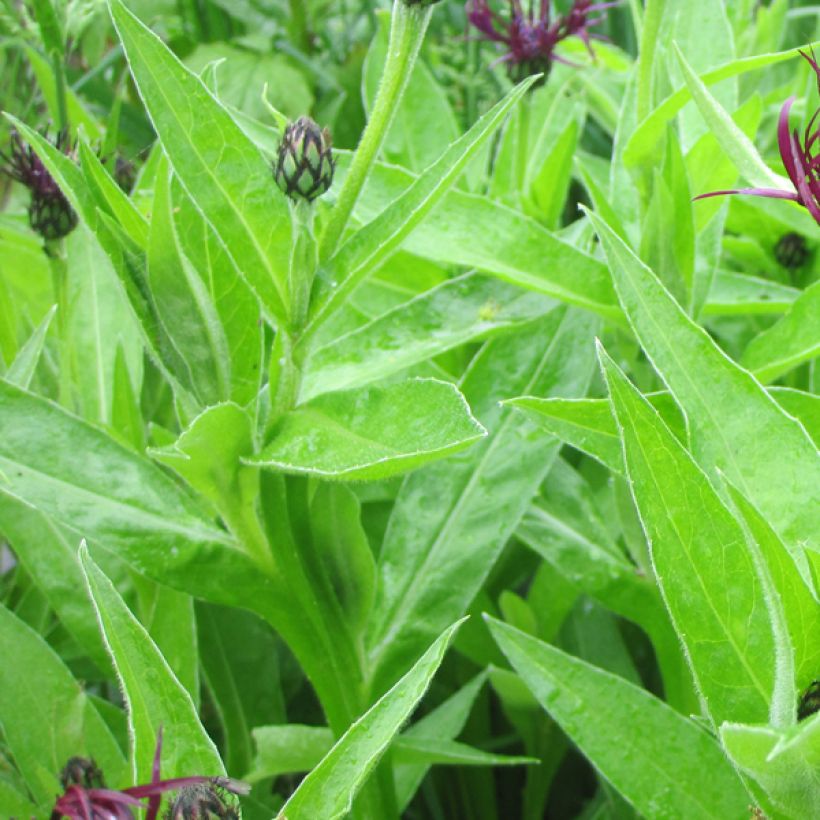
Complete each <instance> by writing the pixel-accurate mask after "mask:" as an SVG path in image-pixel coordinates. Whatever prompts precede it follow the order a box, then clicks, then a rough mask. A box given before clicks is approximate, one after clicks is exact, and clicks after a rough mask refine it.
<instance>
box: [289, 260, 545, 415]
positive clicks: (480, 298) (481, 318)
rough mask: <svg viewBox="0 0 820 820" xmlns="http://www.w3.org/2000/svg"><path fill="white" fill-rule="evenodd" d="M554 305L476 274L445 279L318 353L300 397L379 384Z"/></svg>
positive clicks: (315, 354)
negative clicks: (380, 380) (392, 375)
mask: <svg viewBox="0 0 820 820" xmlns="http://www.w3.org/2000/svg"><path fill="white" fill-rule="evenodd" d="M554 306H555V303H554V302H553V301H552V300H550V299H549V298H548V297H546V296H542V295H540V294H537V293H531V292H528V291H524V290H521V288H516V287H514V286H512V285H508V284H507V283H506V282H500V281H499V280H497V279H492V278H490V277H488V276H483V275H481V274H478V273H467V274H464V275H463V276H459V277H457V278H455V279H449V280H447V281H446V282H444V283H443V284H441V285H439V286H437V287H435V288H432V289H431V290H428V291H426V292H424V293H422V294H420V295H418V296H416V297H415V298H413V299H411V300H410V301H408V302H404V303H403V304H401V305H399V306H398V307H396V308H393V309H392V310H390V311H388V312H387V313H384V314H382V315H381V316H378V317H377V318H375V319H373V320H372V321H370V322H369V323H368V324H366V325H363V326H362V327H360V328H357V329H356V330H353V331H352V332H350V333H347V334H345V335H344V336H341V337H339V338H336V339H333V340H332V341H329V342H328V343H327V344H325V345H324V346H322V347H320V348H317V349H316V350H315V351H314V352H313V353H312V354H311V356H310V359H309V361H308V369H307V373H306V374H305V377H304V379H303V381H302V393H301V398H302V400H303V401H307V400H308V399H311V398H313V397H314V396H317V395H319V394H320V393H327V392H329V391H332V390H341V389H345V388H350V387H359V386H361V385H363V384H368V383H369V382H373V381H378V380H379V379H383V378H385V377H387V376H390V375H391V374H393V373H397V372H400V371H402V370H404V369H405V368H407V367H410V366H411V365H414V364H417V363H418V362H421V361H424V360H426V359H429V358H432V357H433V356H437V355H438V354H440V353H443V352H445V351H446V350H450V349H451V348H453V347H456V346H458V345H460V344H464V343H465V342H469V341H473V340H475V339H479V338H483V337H486V336H489V335H491V334H493V333H497V332H499V331H501V330H503V329H505V328H509V327H511V326H514V325H515V324H517V323H523V322H525V321H529V320H532V319H535V318H537V317H538V316H541V315H543V314H544V313H546V312H547V311H548V310H550V309H551V308H552V307H554Z"/></svg>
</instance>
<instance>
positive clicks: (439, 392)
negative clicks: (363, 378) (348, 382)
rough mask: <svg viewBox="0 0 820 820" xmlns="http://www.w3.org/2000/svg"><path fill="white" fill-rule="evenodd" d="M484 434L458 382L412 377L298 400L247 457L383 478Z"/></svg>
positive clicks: (299, 470)
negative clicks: (254, 453) (259, 449)
mask: <svg viewBox="0 0 820 820" xmlns="http://www.w3.org/2000/svg"><path fill="white" fill-rule="evenodd" d="M399 408H401V409H399ZM405 408H406V409H405ZM486 434H487V433H486V430H484V428H483V427H482V426H481V424H479V423H478V422H477V421H476V420H475V419H474V418H473V416H472V415H471V413H470V410H469V407H468V406H467V403H466V402H465V401H464V398H463V396H462V395H461V394H460V393H459V392H458V390H457V389H456V388H455V387H454V386H453V385H451V384H447V383H445V382H440V381H437V380H435V379H411V380H409V381H405V382H401V383H399V384H395V385H389V386H387V387H364V388H360V389H356V390H343V391H339V392H338V393H328V394H326V395H324V396H319V397H318V398H315V399H313V400H312V401H309V402H307V404H303V405H300V406H299V407H297V408H296V409H295V410H292V411H291V412H290V413H288V414H287V415H286V416H285V417H284V418H283V419H282V421H280V422H279V423H278V424H277V426H276V429H275V430H274V438H273V441H271V443H270V444H268V445H267V446H266V447H265V448H263V450H262V452H261V453H259V455H257V456H254V457H253V458H250V459H247V463H248V464H255V465H257V466H260V467H268V468H272V469H276V470H282V471H284V472H287V473H296V474H305V475H316V476H322V477H325V478H337V479H344V480H351V479H352V480H362V479H373V478H386V477H387V476H391V475H395V474H396V473H400V472H406V471H407V470H414V469H416V468H417V467H420V466H422V465H423V464H426V463H427V462H430V461H434V460H436V459H439V458H444V457H445V456H448V455H451V454H452V453H457V452H458V451H459V450H463V449H464V448H465V447H468V446H469V445H470V444H473V443H474V442H476V441H478V440H479V439H480V438H482V437H483V436H485V435H486Z"/></svg>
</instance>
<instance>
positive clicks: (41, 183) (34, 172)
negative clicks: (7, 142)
mask: <svg viewBox="0 0 820 820" xmlns="http://www.w3.org/2000/svg"><path fill="white" fill-rule="evenodd" d="M54 146H55V147H56V148H57V149H59V150H60V151H62V152H63V153H64V154H66V155H67V156H71V155H72V152H71V147H70V145H69V142H68V136H67V134H66V133H65V132H64V131H61V132H60V133H59V134H58V135H57V139H56V140H55V142H54ZM0 157H2V159H3V160H4V161H5V165H4V166H3V167H2V171H3V173H5V174H6V175H7V176H10V177H11V178H12V179H15V180H17V182H20V183H22V184H23V185H25V186H26V187H27V188H28V189H29V191H30V192H31V202H30V204H29V207H28V221H29V224H30V225H31V227H32V229H33V230H35V231H36V232H37V233H39V234H40V236H42V237H43V239H46V240H54V239H62V238H63V237H64V236H66V235H68V234H69V233H71V231H73V230H74V228H75V227H76V226H77V214H76V213H75V212H74V209H73V208H72V207H71V205H70V204H69V202H68V200H67V199H66V198H65V195H64V194H63V192H62V191H61V190H60V187H59V186H58V185H57V183H56V182H55V180H54V179H53V177H52V176H51V174H50V173H49V172H48V170H47V169H46V167H45V165H43V163H42V161H41V160H40V158H39V157H38V156H37V154H36V153H35V152H34V149H33V148H32V147H31V146H30V145H29V146H27V145H23V141H22V140H21V139H20V135H19V134H18V133H17V132H16V131H15V132H14V133H13V134H12V137H11V151H10V154H9V156H6V155H4V154H0Z"/></svg>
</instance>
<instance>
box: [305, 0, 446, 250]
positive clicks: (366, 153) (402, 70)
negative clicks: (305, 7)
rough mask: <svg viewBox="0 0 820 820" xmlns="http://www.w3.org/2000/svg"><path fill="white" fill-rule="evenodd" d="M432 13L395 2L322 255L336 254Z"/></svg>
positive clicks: (405, 84) (332, 212)
mask: <svg viewBox="0 0 820 820" xmlns="http://www.w3.org/2000/svg"><path fill="white" fill-rule="evenodd" d="M431 14H432V6H427V7H423V6H406V5H405V4H404V3H403V2H402V0H394V2H393V17H392V21H391V24H390V42H389V44H388V46H387V60H386V62H385V66H384V73H383V74H382V79H381V82H380V83H379V90H378V92H377V93H376V99H375V101H374V103H373V111H372V112H371V114H370V118H369V120H368V121H367V126H366V127H365V129H364V133H363V134H362V138H361V140H360V141H359V146H358V148H357V149H356V153H355V154H354V155H353V159H352V161H351V163H350V167H349V168H348V171H347V176H345V180H344V183H343V184H342V188H341V190H340V191H339V197H338V199H337V200H336V205H335V206H334V208H333V210H332V211H331V213H330V218H329V220H328V223H327V227H326V228H325V231H324V234H323V236H322V241H321V247H320V257H321V258H322V259H329V258H330V257H331V256H333V254H334V253H335V251H336V248H337V247H338V245H339V240H340V239H341V237H342V234H343V233H344V230H345V227H347V223H348V222H349V220H350V216H351V214H352V213H353V208H354V207H355V205H356V201H357V200H358V198H359V194H360V193H361V190H362V187H363V186H364V184H365V182H366V181H367V177H368V176H369V174H370V169H371V168H372V167H373V163H374V162H375V161H376V157H377V155H378V153H379V149H380V148H381V146H382V143H383V142H384V138H385V136H386V135H387V130H388V128H389V127H390V123H391V122H392V121H393V117H394V115H395V113H396V109H397V108H398V105H399V102H400V101H401V98H402V94H404V89H405V88H406V87H407V82H408V80H409V79H410V75H411V73H412V71H413V65H414V64H415V62H416V57H417V56H418V53H419V48H420V47H421V44H422V41H423V40H424V33H425V31H426V30H427V24H428V23H429V22H430V15H431Z"/></svg>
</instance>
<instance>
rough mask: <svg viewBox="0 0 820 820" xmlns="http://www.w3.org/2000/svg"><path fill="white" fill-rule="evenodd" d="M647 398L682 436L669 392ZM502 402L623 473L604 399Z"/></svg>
mask: <svg viewBox="0 0 820 820" xmlns="http://www.w3.org/2000/svg"><path fill="white" fill-rule="evenodd" d="M646 398H647V400H648V401H650V402H651V404H652V406H653V407H654V408H655V409H656V410H657V411H658V412H659V413H660V414H661V416H662V417H663V419H664V421H665V422H666V423H667V424H668V425H669V426H670V427H671V428H672V430H673V432H674V433H675V435H676V437H677V438H678V439H681V440H685V439H686V425H685V422H684V419H683V416H682V415H681V412H680V409H679V408H678V406H677V405H676V404H675V401H674V399H673V398H672V397H671V396H670V395H669V394H668V393H651V394H649V395H648V396H647V397H646ZM504 404H507V405H510V406H511V407H519V408H521V409H522V410H526V411H527V414H528V415H530V416H532V417H533V418H534V419H536V420H537V422H538V424H539V425H540V426H541V427H542V428H543V429H544V430H545V431H546V432H547V433H550V434H552V435H555V436H558V437H559V438H560V439H561V440H562V441H566V442H567V443H568V444H571V445H572V446H573V447H575V448H577V449H579V450H582V451H583V452H585V453H587V454H588V455H590V456H592V457H593V458H595V459H597V460H598V461H600V462H601V464H603V465H604V466H605V467H609V469H610V470H612V471H613V472H616V473H623V471H624V465H623V454H622V452H621V441H620V437H619V436H618V428H617V427H616V425H615V420H614V419H613V418H612V411H611V409H610V407H609V402H607V400H606V399H557V398H549V399H539V398H536V397H534V396H520V397H518V398H515V399H507V400H506V401H505V402H504Z"/></svg>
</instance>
